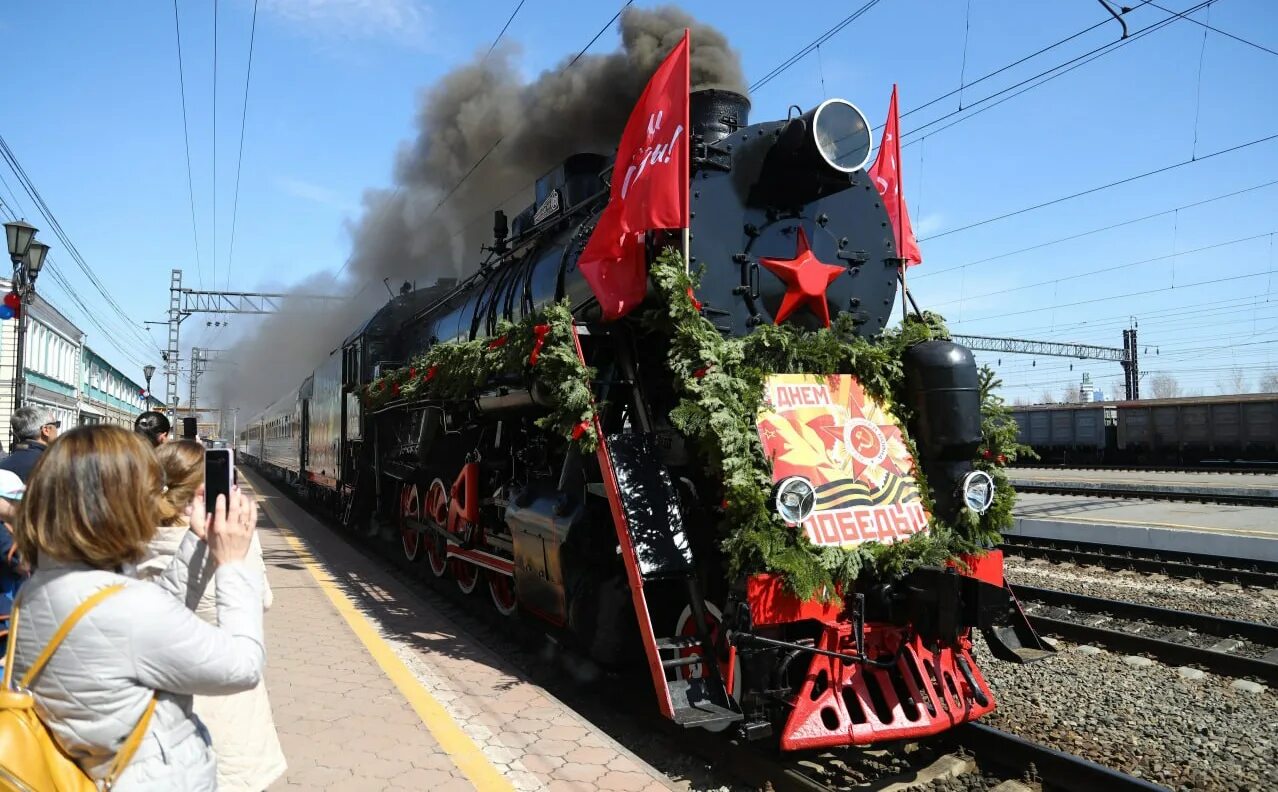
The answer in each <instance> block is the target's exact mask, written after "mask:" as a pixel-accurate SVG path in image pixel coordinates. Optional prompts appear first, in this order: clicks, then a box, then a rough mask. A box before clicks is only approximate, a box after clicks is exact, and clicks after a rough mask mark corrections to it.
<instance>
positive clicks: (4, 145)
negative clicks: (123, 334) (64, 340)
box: [0, 135, 145, 339]
mask: <svg viewBox="0 0 1278 792" xmlns="http://www.w3.org/2000/svg"><path fill="white" fill-rule="evenodd" d="M0 158H2V159H3V160H4V161H5V163H6V164H8V166H9V168H10V169H11V170H12V171H13V174H14V176H16V177H17V179H18V183H19V184H20V185H21V186H22V188H23V190H24V191H25V192H26V193H27V196H28V197H29V198H30V199H31V201H32V202H33V203H34V204H35V206H36V208H37V209H38V210H39V212H40V214H41V215H42V216H43V217H44V219H45V220H46V221H47V222H48V223H49V226H50V227H51V228H52V230H53V233H54V234H55V235H56V236H57V237H58V239H59V240H60V241H61V242H62V245H63V247H64V248H65V249H66V251H67V253H69V254H70V256H71V258H72V260H73V261H75V263H76V265H77V266H78V267H79V268H80V270H81V271H82V272H83V273H84V275H85V277H87V278H88V279H89V282H90V283H91V284H92V285H93V287H94V288H95V289H96V290H97V291H98V293H99V294H100V295H101V296H102V298H103V299H104V300H105V301H106V303H107V305H108V306H109V307H110V308H111V310H113V311H114V312H115V313H116V315H117V316H119V317H120V319H122V320H123V323H124V326H125V327H127V328H128V329H129V330H130V331H131V332H132V333H133V334H134V336H135V338H138V339H145V337H144V336H143V335H142V333H141V331H140V330H139V329H138V327H137V325H135V324H134V322H133V320H132V319H131V318H130V317H129V315H128V314H127V313H126V312H125V311H124V309H123V308H121V307H120V304H119V303H118V302H116V301H115V298H113V297H112V296H111V294H110V292H109V291H108V290H107V288H106V286H105V285H103V283H102V281H101V280H100V279H99V278H98V276H97V273H96V272H94V270H93V268H92V267H90V266H89V263H88V262H87V261H85V259H84V256H82V255H81V254H80V251H79V249H78V248H77V247H76V246H75V243H74V242H72V241H71V238H70V236H68V235H67V233H66V231H65V230H64V229H63V228H62V224H61V223H60V222H58V218H57V216H56V215H55V214H54V213H53V210H52V209H51V208H50V207H49V205H48V203H46V202H45V200H44V197H43V196H42V195H41V194H40V191H39V189H37V188H36V186H35V183H34V182H33V181H32V180H31V177H30V176H29V175H28V174H27V172H26V170H25V169H23V167H22V164H21V163H20V162H19V161H18V158H17V155H16V154H14V152H13V150H12V149H11V148H10V147H9V144H8V142H7V141H6V140H5V139H4V136H3V135H0Z"/></svg>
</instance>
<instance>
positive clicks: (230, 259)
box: [226, 0, 258, 289]
mask: <svg viewBox="0 0 1278 792" xmlns="http://www.w3.org/2000/svg"><path fill="white" fill-rule="evenodd" d="M257 2H258V0H253V22H252V23H251V25H250V26H249V50H248V67H247V68H246V69H245V70H244V104H243V107H242V108H241V110H240V150H239V154H238V155H237V156H236V158H235V199H234V200H233V201H232V202H231V244H230V250H229V252H228V253H227V255H226V288H227V289H230V288H231V268H232V267H233V266H234V265H235V224H236V220H237V218H238V217H239V211H240V171H241V169H242V167H243V165H244V130H245V128H246V126H247V123H248V99H249V86H250V85H251V84H252V82H253V45H254V42H255V41H256V40H257Z"/></svg>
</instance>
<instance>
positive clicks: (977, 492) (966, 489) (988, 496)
mask: <svg viewBox="0 0 1278 792" xmlns="http://www.w3.org/2000/svg"><path fill="white" fill-rule="evenodd" d="M961 489H962V492H963V504H964V505H965V506H967V508H969V509H971V510H972V511H974V512H976V513H977V514H984V513H985V510H986V509H988V508H989V507H990V504H992V503H993V502H994V479H993V478H991V477H990V474H989V473H986V472H985V471H983V470H973V471H972V472H971V473H968V474H967V475H966V476H964V477H963V484H962V487H961Z"/></svg>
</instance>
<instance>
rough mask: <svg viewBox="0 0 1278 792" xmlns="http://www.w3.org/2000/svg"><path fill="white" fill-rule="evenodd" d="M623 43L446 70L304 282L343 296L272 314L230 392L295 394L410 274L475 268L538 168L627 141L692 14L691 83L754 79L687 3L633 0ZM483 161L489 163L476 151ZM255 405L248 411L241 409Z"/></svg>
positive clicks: (260, 398) (232, 395) (260, 403)
mask: <svg viewBox="0 0 1278 792" xmlns="http://www.w3.org/2000/svg"><path fill="white" fill-rule="evenodd" d="M619 27H620V33H621V44H622V46H621V50H620V51H618V52H614V53H611V54H608V55H581V56H579V57H578V56H573V55H570V56H565V58H564V59H563V60H562V61H561V62H560V63H559V65H558V66H556V67H555V68H553V69H550V70H548V71H545V72H543V73H542V74H541V75H539V76H538V77H537V79H535V80H534V81H532V82H531V83H523V82H521V81H520V79H519V76H518V74H517V71H516V69H515V67H514V63H513V62H514V60H515V58H516V56H517V55H518V48H517V47H516V46H514V45H504V46H499V47H498V48H496V49H495V50H493V51H492V52H491V53H489V54H488V55H487V56H485V57H477V58H476V60H474V61H473V62H471V63H469V64H467V65H464V66H461V67H459V68H457V69H455V70H453V71H452V72H450V73H449V74H447V75H445V76H444V77H443V78H441V79H440V81H439V82H438V83H437V84H435V85H434V86H432V87H430V88H429V89H427V90H426V91H425V92H424V93H423V96H422V102H421V109H420V110H419V111H418V114H417V128H418V132H417V136H416V138H415V139H413V140H412V141H407V142H405V143H404V144H403V145H402V146H401V147H400V150H399V152H398V153H397V155H396V158H395V168H394V181H395V187H394V188H393V189H377V190H369V191H368V192H367V193H365V195H364V199H363V204H364V214H363V216H362V217H361V218H360V219H359V220H358V221H357V222H354V223H352V224H350V227H349V230H350V233H351V237H352V243H353V253H352V255H351V259H350V261H349V262H347V265H346V267H345V268H344V270H343V271H342V273H341V277H340V278H338V277H335V276H332V275H328V274H325V275H317V276H314V277H312V278H310V279H309V280H308V281H307V282H305V283H302V284H300V285H299V286H298V287H297V288H296V290H295V291H296V293H298V294H303V293H317V292H321V293H330V294H332V293H339V294H342V295H343V297H344V299H342V300H341V301H335V302H332V303H330V304H327V305H325V306H324V307H323V308H319V309H317V308H315V307H314V306H313V305H311V306H309V307H306V308H303V307H302V306H301V305H300V304H298V305H296V306H294V307H295V308H296V309H297V310H291V311H289V312H286V313H281V314H276V315H273V316H268V317H266V318H265V319H264V320H263V321H262V322H261V324H260V326H259V327H258V329H257V332H255V333H253V334H252V335H251V336H250V337H247V338H245V339H243V340H242V341H241V342H240V343H238V344H237V345H236V346H235V348H234V349H233V350H232V351H231V353H230V355H229V357H230V359H231V360H232V361H233V362H234V363H235V364H236V367H235V368H232V369H230V370H231V371H234V372H235V376H233V377H225V376H223V377H222V382H221V383H220V387H219V389H218V391H219V395H220V396H221V397H222V399H221V403H222V404H223V405H231V404H234V405H238V406H240V407H242V408H244V409H245V410H247V411H248V413H249V414H250V415H251V414H254V413H255V412H256V411H257V410H258V409H260V408H262V407H264V406H266V405H268V404H269V403H271V402H272V401H274V400H276V399H278V398H281V397H282V396H285V395H286V394H288V393H289V392H290V391H292V390H293V389H295V388H296V387H297V385H298V384H300V382H301V380H302V379H304V378H305V377H306V376H307V375H308V374H309V373H310V372H311V371H312V370H313V369H314V368H315V367H316V366H317V365H318V364H319V363H320V362H321V361H322V360H323V359H324V357H325V356H326V355H328V354H329V352H330V351H332V350H333V349H334V348H335V347H336V346H338V345H339V344H340V343H341V341H342V339H343V338H345V337H346V336H347V335H348V334H349V333H351V332H353V331H354V330H355V329H356V328H357V327H358V325H359V323H360V322H362V321H363V320H365V319H367V318H368V317H369V316H370V315H371V314H372V313H373V312H374V311H376V310H377V308H378V307H379V306H380V305H382V304H384V302H385V301H386V299H387V298H388V295H387V290H386V286H384V285H383V279H389V285H390V286H391V288H392V289H398V287H399V285H400V284H401V283H402V282H404V281H408V282H411V283H415V284H417V285H418V286H421V287H425V286H427V285H430V284H432V283H434V282H435V280H436V279H438V278H440V277H458V276H463V275H466V274H468V273H469V272H471V271H472V270H474V269H475V268H476V267H477V265H478V264H479V262H480V245H481V244H484V243H487V242H490V241H491V233H492V231H491V228H492V213H493V210H494V209H497V208H504V209H506V210H507V213H508V214H510V215H511V216H513V215H514V214H515V213H516V212H517V211H518V210H519V209H522V208H523V207H524V206H526V205H528V203H530V202H531V200H532V188H533V182H534V181H535V180H536V179H537V178H538V177H539V176H541V175H543V174H544V173H546V172H547V171H548V170H550V168H552V167H553V166H554V165H556V164H557V163H559V162H561V161H562V160H563V159H564V158H566V157H567V156H568V155H570V154H573V153H575V152H579V151H595V152H601V153H607V152H611V151H613V150H614V149H615V148H616V145H617V140H618V139H619V138H620V136H621V131H622V128H623V127H624V126H625V123H626V119H627V117H628V116H629V113H630V109H631V108H632V107H633V106H634V103H635V101H636V100H637V99H638V98H639V94H640V93H641V92H642V91H643V87H644V85H646V84H647V81H648V78H649V77H651V75H652V72H653V71H654V70H655V69H656V67H657V65H658V64H659V63H660V62H661V60H662V58H664V57H665V56H666V54H667V53H668V52H669V51H670V49H671V48H672V47H674V45H675V44H676V43H678V41H679V39H680V37H682V35H683V31H684V28H689V29H691V32H692V57H691V77H692V87H693V89H697V88H710V87H717V88H727V89H730V90H734V91H739V92H741V93H745V91H746V88H745V84H744V80H743V77H742V72H741V66H740V62H739V60H738V57H737V54H736V52H734V51H733V50H732V48H731V47H729V45H728V42H727V39H726V38H725V37H724V36H723V34H722V33H720V32H719V31H717V30H715V29H714V28H712V27H709V26H708V25H704V24H702V23H699V22H696V21H695V20H693V19H692V18H691V17H689V16H688V15H687V14H686V13H685V12H683V11H682V10H679V9H677V8H672V7H663V8H656V9H637V8H633V7H631V8H627V9H626V11H625V12H624V13H623V14H622V16H621V19H620V24H619ZM476 163H478V165H477V164H476ZM245 417H246V416H245V415H244V414H243V413H241V418H242V419H243V418H245Z"/></svg>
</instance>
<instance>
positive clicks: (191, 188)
mask: <svg viewBox="0 0 1278 792" xmlns="http://www.w3.org/2000/svg"><path fill="white" fill-rule="evenodd" d="M173 28H174V30H175V32H176V33H177V56H178V88H179V91H180V94H181V97H182V140H183V142H184V143H185V144H186V190H187V195H188V196H189V198H190V201H191V235H192V236H193V237H194V238H195V271H196V274H197V275H198V276H199V278H200V288H204V267H203V266H202V265H201V264H200V229H199V223H197V222H196V219H195V180H194V179H193V178H192V176H191V131H190V126H189V124H188V123H187V118H186V76H185V70H184V68H183V66H182V23H181V21H180V18H179V15H178V3H177V0H173Z"/></svg>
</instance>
